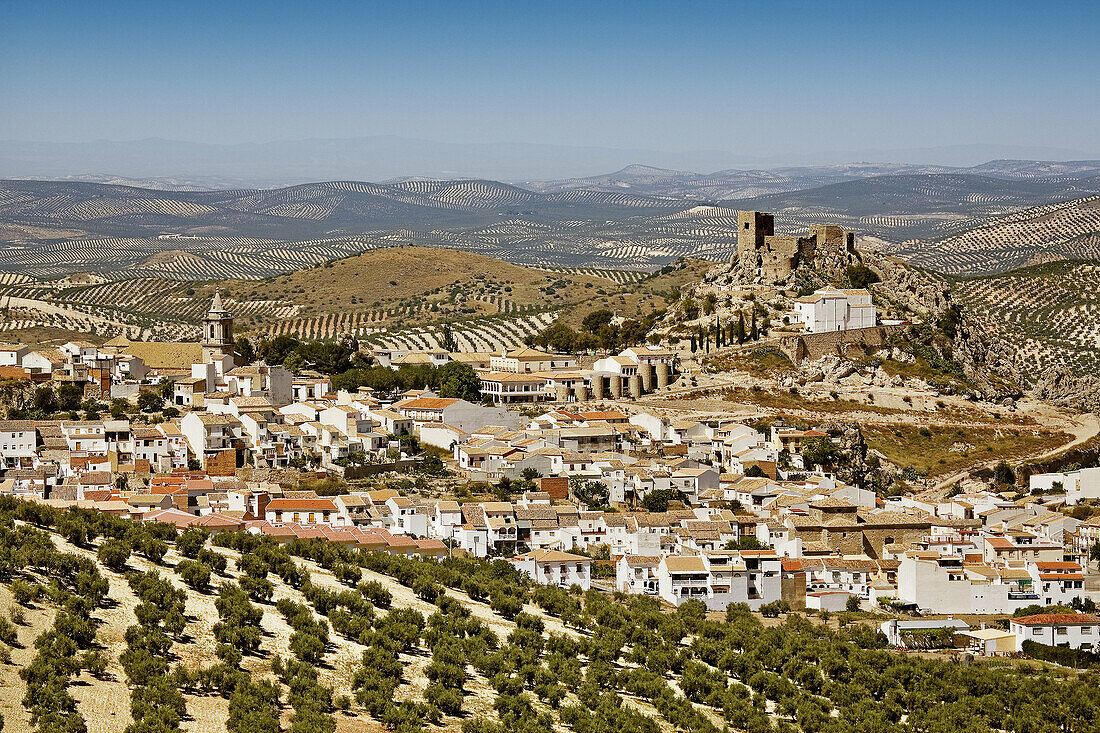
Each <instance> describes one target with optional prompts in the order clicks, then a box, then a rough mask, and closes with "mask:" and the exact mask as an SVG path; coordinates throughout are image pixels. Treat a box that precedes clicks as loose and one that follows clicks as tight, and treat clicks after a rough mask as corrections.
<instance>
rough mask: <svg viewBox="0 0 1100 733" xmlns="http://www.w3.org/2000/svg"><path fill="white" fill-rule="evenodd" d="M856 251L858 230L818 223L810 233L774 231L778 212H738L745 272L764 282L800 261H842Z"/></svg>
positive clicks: (789, 270)
mask: <svg viewBox="0 0 1100 733" xmlns="http://www.w3.org/2000/svg"><path fill="white" fill-rule="evenodd" d="M854 253H855V234H854V233H853V232H849V231H845V230H844V229H843V228H841V227H839V226H836V225H835V224H817V225H814V226H812V227H810V233H809V234H807V235H788V234H776V233H775V215H774V214H770V213H768V212H765V211H738V212H737V256H736V257H735V258H734V259H733V264H734V265H739V266H740V267H741V269H742V270H743V271H744V272H745V274H746V275H748V276H750V277H751V278H753V279H756V280H759V281H760V282H765V283H775V282H782V281H784V280H786V279H787V278H788V277H790V276H791V274H792V273H793V272H794V271H795V270H796V269H798V267H799V266H801V265H813V264H819V265H826V266H828V265H834V264H835V265H842V264H845V263H846V262H847V261H848V260H849V258H850V256H851V255H853V254H854Z"/></svg>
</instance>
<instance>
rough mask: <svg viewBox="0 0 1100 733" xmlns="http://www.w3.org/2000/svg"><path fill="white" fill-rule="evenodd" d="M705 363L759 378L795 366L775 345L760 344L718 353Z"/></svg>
mask: <svg viewBox="0 0 1100 733" xmlns="http://www.w3.org/2000/svg"><path fill="white" fill-rule="evenodd" d="M704 363H705V364H706V366H707V367H709V368H710V369H713V370H715V371H718V372H748V373H749V374H751V375H752V376H754V377H757V378H758V379H762V378H765V377H774V376H776V375H778V374H782V373H783V372H786V371H789V370H791V369H793V368H794V364H793V363H792V362H791V360H790V359H789V358H787V355H786V354H784V353H783V352H782V351H780V350H779V349H778V348H776V347H774V346H759V347H757V348H755V349H751V350H749V351H742V352H737V353H733V354H717V355H715V356H710V357H706V358H705V359H704Z"/></svg>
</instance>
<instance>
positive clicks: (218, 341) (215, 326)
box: [202, 288, 233, 364]
mask: <svg viewBox="0 0 1100 733" xmlns="http://www.w3.org/2000/svg"><path fill="white" fill-rule="evenodd" d="M223 356H228V357H230V358H233V314H232V313H230V312H229V311H227V310H226V309H225V306H224V305H222V293H221V289H220V288H216V289H215V290H214V299H213V300H212V301H210V310H208V311H207V312H206V316H205V317H204V318H203V319H202V360H203V362H204V363H206V364H209V363H211V362H213V361H214V360H216V359H221V358H222V357H223Z"/></svg>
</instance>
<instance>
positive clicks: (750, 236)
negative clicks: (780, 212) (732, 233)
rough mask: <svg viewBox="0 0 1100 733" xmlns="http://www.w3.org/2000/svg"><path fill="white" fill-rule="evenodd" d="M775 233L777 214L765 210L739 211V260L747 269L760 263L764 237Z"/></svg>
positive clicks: (754, 267)
mask: <svg viewBox="0 0 1100 733" xmlns="http://www.w3.org/2000/svg"><path fill="white" fill-rule="evenodd" d="M773 234H775V215H774V214H769V213H767V212H764V211H738V212H737V260H738V262H739V263H740V265H741V267H742V268H743V269H745V270H747V271H750V272H751V271H753V270H755V269H756V268H757V267H758V266H759V264H760V261H759V253H760V251H761V250H762V249H764V237H770V236H772V235H773Z"/></svg>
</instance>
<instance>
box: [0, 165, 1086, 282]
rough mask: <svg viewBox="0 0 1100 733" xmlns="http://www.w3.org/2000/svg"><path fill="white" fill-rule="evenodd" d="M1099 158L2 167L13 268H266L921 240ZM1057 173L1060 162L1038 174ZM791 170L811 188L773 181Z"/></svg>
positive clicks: (653, 255) (2, 214)
mask: <svg viewBox="0 0 1100 733" xmlns="http://www.w3.org/2000/svg"><path fill="white" fill-rule="evenodd" d="M1091 165H1092V164H1090V163H1088V162H1087V161H1086V162H1083V163H1080V164H1074V163H1060V164H1054V163H1044V164H1025V163H1020V162H1018V161H1003V162H997V163H989V164H986V165H985V166H984V167H983V169H982V170H983V172H982V174H981V175H979V174H976V173H958V172H922V173H908V174H904V175H872V174H874V173H876V172H877V171H881V170H889V169H890V168H889V167H882V166H878V167H876V166H836V167H832V168H823V169H792V170H790V171H783V170H780V171H770V172H769V171H755V172H753V171H749V172H745V171H735V172H731V173H729V176H731V177H732V178H730V180H734V179H736V180H735V181H734V183H733V184H731V185H734V186H735V188H736V189H737V190H738V191H739V192H741V193H746V192H749V191H753V192H755V194H754V195H752V196H746V197H742V198H735V199H729V200H724V201H716V200H715V199H714V198H712V195H714V194H719V193H722V192H723V191H726V192H728V190H730V189H729V187H728V186H727V185H726V184H725V183H718V184H715V186H717V187H715V186H711V184H710V183H707V181H708V180H711V179H712V178H713V179H714V180H718V179H721V178H722V175H724V174H714V175H713V176H710V177H708V176H702V177H700V176H697V175H696V174H689V173H680V172H677V171H662V170H659V169H653V168H644V167H632V168H630V169H627V170H624V171H620V173H619V174H615V175H613V176H610V177H603V178H599V179H598V180H597V179H584V180H583V181H582V183H583V184H585V185H581V186H572V185H570V186H559V187H557V188H556V189H554V190H550V189H551V188H553V187H550V188H547V189H546V190H542V191H537V190H530V189H528V188H523V187H519V186H514V185H509V184H505V183H500V182H497V181H485V180H453V181H436V180H426V179H406V180H401V181H394V182H391V183H386V184H376V183H365V182H356V181H330V182H324V183H310V184H303V185H298V186H290V187H287V188H279V189H271V190H261V189H240V190H222V191H187V190H163V189H150V188H136V187H131V186H120V185H112V184H102V183H80V182H59V181H0V235H2V236H6V237H7V241H9V242H10V244H11V246H9V247H7V248H5V249H4V251H3V252H2V253H0V273H2V272H8V273H13V274H15V273H18V274H23V275H29V276H32V277H35V278H47V279H48V278H57V277H62V276H65V275H68V274H71V273H75V272H94V273H98V274H102V275H103V276H105V277H107V278H110V279H117V278H119V277H135V276H155V277H165V278H170V279H177V280H194V279H214V278H219V279H225V278H234V279H237V278H240V279H262V278H266V277H271V276H273V275H278V274H281V273H285V272H290V271H293V270H296V269H299V268H300V267H304V266H310V265H313V264H317V263H320V262H324V261H328V260H332V259H337V258H341V257H346V256H349V255H352V254H356V253H359V252H363V251H366V250H371V249H375V248H379V247H387V246H392V245H395V244H418V245H424V246H433V247H446V248H451V249H463V250H467V251H471V252H476V253H480V254H484V255H487V256H490V257H493V258H496V259H502V260H506V261H509V262H513V263H517V264H523V265H534V266H539V267H596V268H619V269H630V270H648V271H652V270H655V269H657V268H659V267H661V266H663V265H665V264H667V263H669V262H671V261H673V260H675V259H677V258H679V257H685V256H690V257H701V258H705V259H710V260H712V261H723V260H726V259H728V258H729V256H730V254H731V253H732V252H733V251H734V250H735V249H736V238H737V230H736V210H737V209H759V210H766V211H773V212H775V214H776V221H777V225H778V226H779V228H780V230H781V231H783V232H792V231H803V230H805V229H806V228H807V227H808V226H810V225H811V224H817V223H822V222H832V223H837V224H840V225H842V226H845V227H847V228H850V229H852V230H854V231H857V232H860V233H864V234H868V235H871V236H875V237H878V238H881V239H883V240H885V241H887V242H891V243H901V242H907V243H909V244H910V245H911V246H910V247H909V249H912V250H913V251H914V252H915V251H916V250H917V249H919V243H918V242H917V240H928V241H942V240H948V239H950V238H951V237H954V236H957V235H959V234H961V233H963V232H966V231H968V230H971V229H974V228H976V227H981V226H985V225H987V224H990V223H991V222H995V221H997V220H998V219H1000V218H1003V217H1005V216H1008V215H1012V214H1014V213H1016V212H1018V211H1020V210H1022V209H1029V208H1033V207H1036V206H1046V205H1051V204H1054V203H1059V202H1063V201H1066V200H1069V199H1078V198H1081V197H1087V196H1090V195H1096V194H1100V177H1088V175H1089V174H1092V173H1095V167H1094V166H1093V167H1090V166H1091ZM895 168H896V167H895ZM1049 173H1057V174H1060V175H1055V176H1050V175H1046V176H1044V175H1041V174H1049ZM853 176H855V177H856V178H855V180H840V181H839V182H832V183H827V185H821V184H822V183H824V182H826V181H836V180H838V179H844V178H849V177H853ZM861 176H862V177H861ZM866 176H870V177H866ZM670 181H673V182H675V181H680V182H681V183H683V182H685V181H686V182H688V183H692V182H694V183H692V185H695V184H698V186H696V187H695V188H694V189H690V190H689V189H685V188H683V187H679V188H677V186H678V185H679V184H677V185H672V184H671V183H670ZM685 185H686V184H685ZM810 186H813V187H810ZM790 187H802V190H793V191H791V190H786V191H784V192H780V193H762V192H767V191H772V190H775V189H776V188H779V189H784V188H790ZM756 194H759V195H756ZM950 246H954V245H950ZM942 248H943V247H941V249H942ZM165 253H172V254H171V255H170V256H166V255H165ZM902 253H903V254H907V255H908V254H909V250H904V251H903V252H902ZM998 256H999V255H998Z"/></svg>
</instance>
